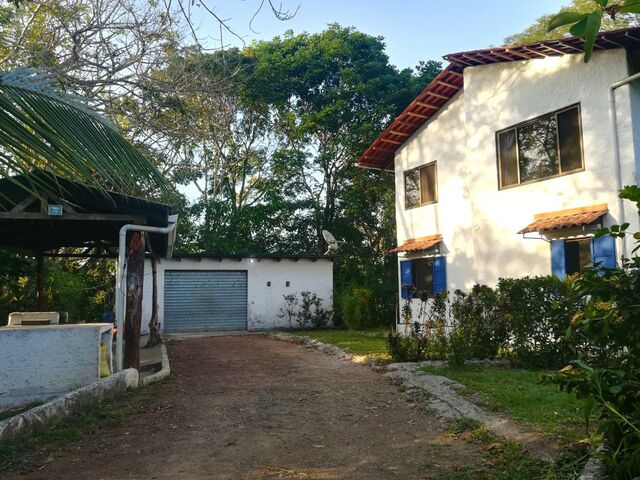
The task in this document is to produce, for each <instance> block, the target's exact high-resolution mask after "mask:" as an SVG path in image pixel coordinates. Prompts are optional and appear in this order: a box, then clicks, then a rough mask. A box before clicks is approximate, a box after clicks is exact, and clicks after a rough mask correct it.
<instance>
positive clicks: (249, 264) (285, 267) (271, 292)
mask: <svg viewBox="0 0 640 480" xmlns="http://www.w3.org/2000/svg"><path fill="white" fill-rule="evenodd" d="M167 270H227V271H228V270H236V271H246V272H247V327H248V329H249V330H264V329H272V328H288V327H289V325H288V323H287V321H286V320H284V319H281V318H278V314H279V313H280V309H281V308H282V307H283V306H284V298H283V297H284V296H285V295H289V294H296V293H300V292H304V291H309V292H313V293H315V294H316V295H318V296H319V297H320V298H322V300H323V307H324V308H327V309H330V308H332V307H333V261H332V259H331V258H327V257H318V258H304V257H302V258H299V259H297V260H296V259H293V258H280V259H277V258H259V257H254V258H242V259H236V258H223V259H218V258H206V257H204V258H200V259H198V258H175V259H172V260H159V262H158V320H159V321H160V323H161V325H162V328H163V329H164V272H165V271H167ZM268 282H271V286H268V285H267V283H268ZM287 282H289V286H287ZM151 306H152V280H151V261H150V260H147V262H146V264H145V280H144V300H143V306H142V331H143V333H147V332H148V326H147V324H148V322H149V319H150V318H151Z"/></svg>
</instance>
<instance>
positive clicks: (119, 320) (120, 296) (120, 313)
mask: <svg viewBox="0 0 640 480" xmlns="http://www.w3.org/2000/svg"><path fill="white" fill-rule="evenodd" d="M176 224H177V222H173V223H172V222H170V223H169V225H167V226H166V227H149V226H147V225H134V224H127V225H124V226H123V227H122V228H121V229H120V239H119V243H118V266H117V270H118V271H117V273H116V327H117V328H118V336H117V337H116V371H120V370H122V368H123V361H124V357H123V349H122V345H123V342H122V341H123V337H124V330H123V325H124V317H125V314H126V306H125V302H124V296H125V292H124V285H125V283H126V282H125V279H124V275H125V264H124V262H125V253H126V248H127V245H126V244H127V232H149V233H160V234H165V235H168V234H170V233H171V232H173V231H174V230H175V228H176Z"/></svg>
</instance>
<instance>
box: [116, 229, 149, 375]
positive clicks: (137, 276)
mask: <svg viewBox="0 0 640 480" xmlns="http://www.w3.org/2000/svg"><path fill="white" fill-rule="evenodd" d="M144 237H145V234H144V233H138V232H136V233H134V234H133V238H132V239H131V243H130V244H129V251H128V254H127V314H126V316H125V321H124V368H135V369H139V368H140V326H141V324H142V290H143V287H144V245H145V239H144ZM118 333H120V332H118Z"/></svg>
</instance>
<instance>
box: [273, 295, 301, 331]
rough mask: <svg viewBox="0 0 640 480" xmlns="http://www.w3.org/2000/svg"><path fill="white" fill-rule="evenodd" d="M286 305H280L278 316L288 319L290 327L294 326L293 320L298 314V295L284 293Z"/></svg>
mask: <svg viewBox="0 0 640 480" xmlns="http://www.w3.org/2000/svg"><path fill="white" fill-rule="evenodd" d="M283 298H284V305H283V306H282V307H280V313H278V318H282V319H284V320H286V321H287V323H288V324H289V328H293V320H294V318H295V316H296V307H297V306H298V296H297V295H296V294H294V293H290V294H289V295H283Z"/></svg>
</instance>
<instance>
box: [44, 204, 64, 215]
mask: <svg viewBox="0 0 640 480" xmlns="http://www.w3.org/2000/svg"><path fill="white" fill-rule="evenodd" d="M47 213H48V214H49V216H51V217H61V216H62V205H49V206H48V207H47Z"/></svg>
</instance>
